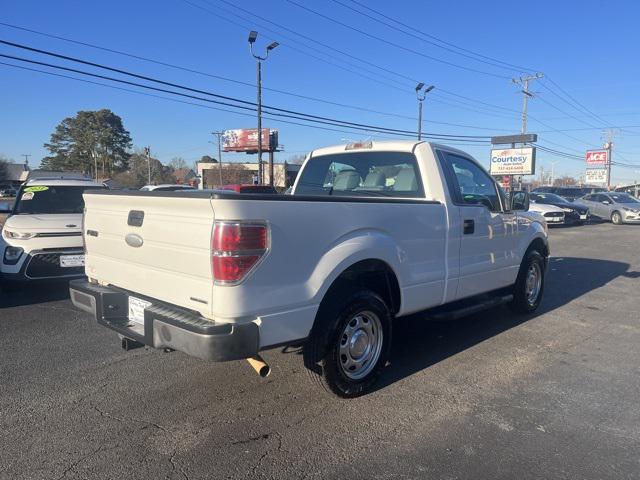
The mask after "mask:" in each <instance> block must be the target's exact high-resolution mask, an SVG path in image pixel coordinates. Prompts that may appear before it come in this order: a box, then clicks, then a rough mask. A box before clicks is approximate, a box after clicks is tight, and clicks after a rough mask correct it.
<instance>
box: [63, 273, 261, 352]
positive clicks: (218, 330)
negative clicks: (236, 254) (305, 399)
mask: <svg viewBox="0 0 640 480" xmlns="http://www.w3.org/2000/svg"><path fill="white" fill-rule="evenodd" d="M69 293H70V296H71V301H72V302H73V304H74V305H75V306H76V307H77V308H79V309H80V310H83V311H85V312H88V313H90V314H92V315H93V316H94V318H95V319H96V320H97V322H98V323H99V324H101V325H103V326H105V327H107V328H110V329H111V330H113V331H115V332H118V333H119V334H120V335H123V336H125V337H128V338H131V339H133V340H136V341H138V342H140V343H143V344H145V345H147V346H150V347H153V348H171V349H173V350H178V351H181V352H184V353H186V354H188V355H191V356H194V357H198V358H202V359H204V360H211V361H215V362H223V361H227V360H239V359H243V358H249V357H252V356H254V355H256V354H257V353H258V347H259V336H260V335H259V328H258V325H256V324H255V323H253V322H249V323H244V324H231V323H215V322H212V321H211V320H208V319H205V318H203V317H201V316H199V315H197V314H194V313H193V312H190V311H187V310H183V309H181V308H179V307H176V306H174V305H169V304H166V303H162V302H159V301H157V300H154V299H146V300H149V301H151V302H152V305H151V306H150V307H147V308H146V309H145V311H144V325H139V324H134V323H132V322H130V321H129V319H128V311H129V292H127V291H125V290H121V289H118V288H115V287H111V286H109V287H103V286H101V285H96V284H92V283H89V282H88V281H86V280H73V281H71V282H70V283H69ZM133 295H135V294H133ZM135 296H139V295H135Z"/></svg>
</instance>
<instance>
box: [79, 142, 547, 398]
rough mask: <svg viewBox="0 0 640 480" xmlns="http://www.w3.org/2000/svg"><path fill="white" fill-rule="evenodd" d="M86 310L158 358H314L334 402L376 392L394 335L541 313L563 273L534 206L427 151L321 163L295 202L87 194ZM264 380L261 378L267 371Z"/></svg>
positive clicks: (382, 151) (324, 157)
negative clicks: (489, 312) (483, 312)
mask: <svg viewBox="0 0 640 480" xmlns="http://www.w3.org/2000/svg"><path fill="white" fill-rule="evenodd" d="M85 205H86V210H85V217H84V227H83V234H84V239H85V246H86V267H85V268H86V275H87V277H88V280H77V281H73V282H71V286H70V293H71V299H72V301H73V303H74V304H75V305H76V306H77V307H78V308H80V309H82V310H85V311H87V312H89V313H91V314H92V315H94V316H95V317H96V319H97V321H98V323H100V324H102V325H104V326H106V327H108V328H110V329H112V330H114V331H116V332H118V333H119V334H120V336H121V338H122V342H123V347H128V346H131V345H132V344H133V345H135V343H133V342H137V343H138V344H144V345H148V346H151V347H155V348H159V349H175V350H179V351H182V352H185V353H187V354H189V355H193V356H196V357H200V358H203V359H207V360H213V361H225V360H234V359H244V358H246V359H250V361H253V365H254V367H255V366H256V365H257V366H258V367H260V366H261V367H262V369H261V371H262V372H263V373H265V372H267V371H268V367H267V366H266V365H265V364H262V363H260V362H261V359H260V357H259V352H260V351H261V350H265V349H269V348H273V347H276V346H285V345H297V346H303V352H304V362H305V365H306V366H307V368H309V369H310V370H311V371H312V372H315V373H316V374H317V378H319V379H320V380H321V383H323V384H324V386H325V387H327V388H328V389H329V390H330V391H332V392H333V393H335V394H337V395H339V396H342V397H355V396H358V395H362V394H364V393H366V392H367V391H368V390H370V389H371V387H372V386H373V384H374V382H375V381H376V379H377V378H378V376H379V375H380V373H381V370H382V368H383V367H384V365H385V363H386V362H387V359H388V353H389V346H390V342H391V332H392V328H393V323H394V322H395V321H397V320H398V319H399V318H400V317H403V316H405V315H408V314H412V313H415V312H420V311H426V312H425V318H429V317H457V316H460V315H462V314H467V313H471V312H475V311H478V310H480V309H482V308H487V307H490V306H494V305H499V304H502V303H506V304H509V305H510V306H511V307H512V308H513V310H514V311H516V312H524V313H526V312H532V311H533V310H535V309H536V308H537V307H538V305H539V303H540V301H541V298H542V294H543V289H544V276H545V271H546V269H547V263H548V258H549V246H548V242H547V227H546V223H545V221H544V219H543V218H542V217H541V216H540V215H539V214H535V213H529V212H527V211H526V210H527V208H528V196H527V194H525V193H521V192H518V193H516V194H514V195H512V201H511V204H508V202H507V200H506V197H505V195H504V194H503V192H502V191H501V190H500V189H499V188H498V187H497V185H496V183H495V182H494V181H493V179H492V178H491V177H490V176H489V175H488V174H487V173H486V171H485V170H484V169H483V168H482V167H481V166H480V165H479V164H478V163H477V162H476V161H475V160H474V159H473V158H472V157H470V156H469V155H467V154H466V153H464V152H462V151H460V150H457V149H454V148H450V147H447V146H444V145H437V144H432V143H427V142H416V141H393V142H366V143H358V144H351V145H341V146H335V147H329V148H323V149H319V150H315V151H313V152H312V153H311V154H310V155H309V156H308V157H307V159H306V161H305V163H304V165H303V167H302V169H301V171H300V174H299V175H298V178H297V180H296V183H295V185H294V187H293V191H292V194H291V195H260V194H235V193H229V192H226V193H223V192H219V191H195V192H159V193H158V192H118V191H96V192H88V193H86V194H85ZM256 370H259V368H256Z"/></svg>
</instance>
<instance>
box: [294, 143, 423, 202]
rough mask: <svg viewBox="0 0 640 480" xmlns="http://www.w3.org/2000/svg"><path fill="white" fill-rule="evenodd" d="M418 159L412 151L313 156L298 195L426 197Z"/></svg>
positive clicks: (298, 186) (297, 192) (301, 180)
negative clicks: (417, 162)
mask: <svg viewBox="0 0 640 480" xmlns="http://www.w3.org/2000/svg"><path fill="white" fill-rule="evenodd" d="M418 172H419V170H418V165H417V164H416V158H415V156H414V155H413V154H412V153H408V152H354V153H349V154H337V155H322V156H319V157H315V158H311V159H310V160H309V161H308V163H307V165H306V167H305V168H304V170H303V171H302V173H301V174H300V175H301V176H300V179H299V180H298V184H297V186H296V190H295V193H296V195H333V196H336V195H337V196H358V197H363V196H364V197H367V196H368V197H400V198H402V197H405V198H407V197H408V198H421V197H424V190H423V188H422V182H421V181H420V176H419V173H418Z"/></svg>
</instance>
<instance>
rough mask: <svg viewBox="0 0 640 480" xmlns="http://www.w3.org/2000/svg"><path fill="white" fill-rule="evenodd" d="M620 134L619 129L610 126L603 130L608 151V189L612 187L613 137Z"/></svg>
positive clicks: (605, 146) (605, 147)
mask: <svg viewBox="0 0 640 480" xmlns="http://www.w3.org/2000/svg"><path fill="white" fill-rule="evenodd" d="M617 135H619V131H618V130H614V129H613V128H609V129H607V130H605V131H604V132H602V136H603V138H604V141H605V144H604V149H605V150H606V151H607V190H609V189H610V188H611V162H612V160H613V139H614V138H615V137H616V136H617Z"/></svg>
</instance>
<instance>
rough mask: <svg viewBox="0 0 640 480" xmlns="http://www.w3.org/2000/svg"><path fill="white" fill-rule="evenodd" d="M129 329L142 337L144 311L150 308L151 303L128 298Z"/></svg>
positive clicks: (136, 298)
mask: <svg viewBox="0 0 640 480" xmlns="http://www.w3.org/2000/svg"><path fill="white" fill-rule="evenodd" d="M128 301H129V312H128V315H127V317H128V319H129V328H131V329H132V330H134V331H135V332H136V333H139V334H141V335H144V310H145V308H147V307H150V306H151V302H148V301H147V300H143V299H141V298H138V297H132V296H129V299H128Z"/></svg>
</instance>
